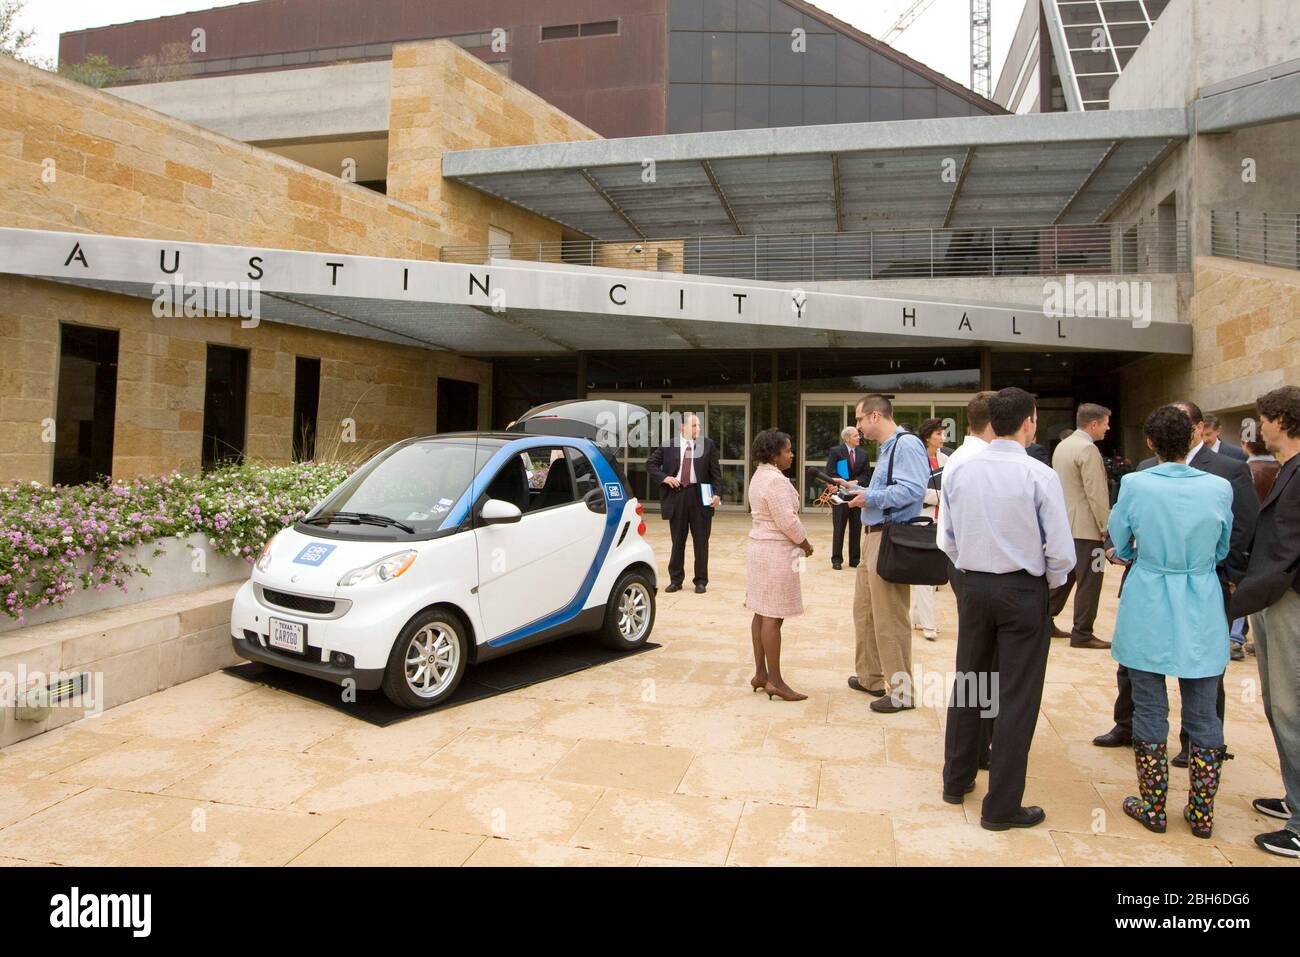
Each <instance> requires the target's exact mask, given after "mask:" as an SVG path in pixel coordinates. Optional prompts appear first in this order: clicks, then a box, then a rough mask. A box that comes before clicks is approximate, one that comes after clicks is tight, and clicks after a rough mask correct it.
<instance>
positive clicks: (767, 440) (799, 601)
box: [745, 429, 813, 701]
mask: <svg viewBox="0 0 1300 957" xmlns="http://www.w3.org/2000/svg"><path fill="white" fill-rule="evenodd" d="M753 452H754V461H755V463H756V468H755V469H754V476H753V478H751V479H750V482H749V491H748V499H749V511H750V513H751V515H752V518H753V520H754V527H753V528H751V529H750V531H749V547H748V549H747V550H746V552H745V567H746V571H747V578H746V581H745V607H746V608H748V609H749V610H750V611H752V612H753V613H754V620H753V623H752V624H751V625H750V634H751V636H752V638H753V641H754V677H753V678H751V679H750V682H749V684H750V686H751V687H752V688H753V689H754V690H755V691H758V690H759V689H762V690H763V691H766V692H767V696H768V698H769V699H771V698H773V697H779V698H781V699H782V700H784V701H802V700H803V699H805V698H807V697H808V696H807V695H805V694H799V692H797V691H795V690H793V689H792V688H791V687H790V686H789V685H787V684H786V683H785V679H784V678H782V677H781V623H782V622H783V621H784V620H785V619H786V618H789V617H791V616H793V615H801V614H803V594H802V590H801V588H800V585H799V574H800V571H801V567H802V565H803V562H802V561H800V556H801V555H802V557H804V558H806V557H808V556H809V555H811V554H812V553H813V547H812V545H810V544H809V543H808V534H807V532H805V531H804V527H803V523H802V522H800V521H799V492H798V490H797V489H796V488H795V487H794V486H793V485H792V484H791V483H790V480H789V479H788V478H786V477H785V476H784V475H783V474H781V473H782V472H783V471H784V470H785V469H788V468H789V467H790V464H791V463H792V462H793V461H794V450H793V449H792V448H791V447H790V436H788V435H786V434H785V433H784V432H778V431H777V430H776V429H766V430H765V431H763V432H760V433H758V436H757V437H756V438H755V439H754V448H753Z"/></svg>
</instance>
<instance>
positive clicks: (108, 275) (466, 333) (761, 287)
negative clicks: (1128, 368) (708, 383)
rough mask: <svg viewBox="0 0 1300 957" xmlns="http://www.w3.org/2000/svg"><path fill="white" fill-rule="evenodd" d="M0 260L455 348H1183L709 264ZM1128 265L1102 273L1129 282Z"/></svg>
mask: <svg viewBox="0 0 1300 957" xmlns="http://www.w3.org/2000/svg"><path fill="white" fill-rule="evenodd" d="M0 273H8V274H13V275H18V276H25V277H29V278H34V279H41V280H48V281H52V282H59V283H67V284H72V285H77V286H84V287H88V288H93V289H100V290H105V291H108V292H112V293H117V294H121V295H129V296H136V297H140V298H143V299H148V300H151V301H153V303H154V304H155V307H156V306H157V304H158V303H164V304H166V303H171V304H174V305H175V306H176V307H183V306H184V304H185V301H186V300H187V299H190V298H191V297H192V296H194V295H195V294H196V293H198V294H206V292H207V290H209V289H212V290H216V289H226V288H232V287H236V286H237V287H238V289H239V291H240V292H242V294H243V297H244V301H245V302H246V303H247V304H251V303H253V302H255V303H256V304H257V310H258V318H257V321H269V322H275V323H285V324H289V325H296V326H304V327H308V328H312V329H318V330H323V331H328V332H336V333H341V334H344V335H354V336H360V337H364V338H370V339H378V340H382V341H387V342H396V343H401V344H405V345H411V346H418V347H422V348H426V349H441V350H449V351H453V352H457V353H462V354H466V355H502V354H540V353H563V352H571V351H607V350H608V351H631V352H642V351H647V350H659V349H736V348H742V349H791V348H814V347H826V346H846V347H856V348H863V347H872V346H875V347H882V348H886V347H917V346H921V347H925V346H935V347H951V346H953V345H955V344H960V345H963V346H968V347H980V346H990V347H998V348H1014V349H1025V350H1033V349H1040V348H1042V349H1048V350H1050V351H1061V350H1066V349H1075V350H1106V351H1119V352H1135V353H1170V354H1179V355H1187V354H1190V353H1191V348H1192V334H1191V333H1192V330H1191V327H1190V326H1188V325H1186V324H1184V323H1179V322H1161V321H1150V313H1149V312H1148V313H1147V316H1146V318H1145V320H1142V319H1139V320H1138V321H1134V320H1133V319H1130V318H1109V317H1104V316H1098V315H1074V314H1073V313H1074V309H1073V308H1072V307H1071V306H1067V308H1066V316H1065V317H1063V318H1056V317H1054V316H1050V315H1047V314H1045V313H1044V311H1043V309H1042V308H1039V309H1034V308H1024V307H1010V306H996V305H989V304H987V302H961V301H949V300H941V299H935V298H930V297H926V296H924V295H918V296H915V297H913V296H903V295H901V294H900V293H899V292H895V293H894V294H893V295H890V296H878V295H864V294H860V293H854V292H840V291H828V290H827V289H826V288H824V287H823V288H818V289H813V290H802V289H794V288H791V287H790V286H788V285H781V284H778V283H765V282H753V281H743V280H720V279H717V278H714V277H708V276H683V275H677V274H664V273H653V272H640V271H629V270H611V269H601V268H584V267H577V266H566V265H547V264H533V263H529V264H521V263H519V262H514V261H510V262H499V261H493V262H490V263H488V264H486V265H482V266H472V265H464V264H458V263H442V262H427V261H423V260H402V259H382V258H374V257H365V256H347V255H342V254H337V253H313V252H300V251H296V250H283V249H265V248H256V247H245V246H224V245H212V244H199V243H177V242H172V241H168V240H153V239H137V238H130V237H120V236H102V235H91V234H80V233H60V232H52V231H45V230H30V229H4V228H0ZM1130 279H1131V277H1117V278H1116V279H1115V280H1114V281H1115V282H1117V283H1119V284H1121V285H1124V286H1127V285H1128V284H1129V282H1130ZM1110 281H1112V280H1111V279H1110V277H1086V278H1080V279H1075V278H1073V277H1069V278H1068V279H1067V278H1065V277H1063V278H1061V279H1045V280H1044V296H1045V297H1046V296H1047V295H1048V291H1049V289H1050V285H1051V284H1052V283H1060V284H1061V286H1062V288H1061V290H1060V294H1061V297H1062V301H1064V302H1066V303H1071V304H1072V303H1078V302H1081V301H1082V300H1081V299H1079V298H1078V297H1077V296H1076V295H1074V289H1075V288H1076V285H1078V288H1082V284H1086V283H1090V284H1092V285H1093V286H1094V287H1096V290H1095V291H1097V292H1100V293H1102V296H1103V298H1104V287H1103V285H1102V284H1104V283H1107V282H1110ZM989 282H990V283H991V284H996V283H997V282H998V280H989ZM922 285H923V283H922V282H918V283H917V287H918V289H919V288H921V287H922ZM1135 285H1136V286H1141V283H1136V284H1135ZM990 288H991V289H996V285H991V286H990ZM1138 294H1140V293H1138ZM1148 300H1149V296H1148ZM1044 301H1045V302H1046V301H1047V300H1046V298H1045V299H1044ZM182 311H183V310H182ZM228 311H229V312H231V313H233V312H234V311H235V307H234V306H231V307H230V308H229V309H228ZM158 312H159V310H158V309H157V308H155V315H158ZM172 312H173V313H174V312H175V308H173V309H172ZM157 321H158V322H160V323H161V322H183V321H185V318H184V317H183V315H181V316H176V315H170V316H166V315H165V316H162V317H159V318H158V319H157ZM232 321H234V320H232ZM248 324H249V321H245V325H248Z"/></svg>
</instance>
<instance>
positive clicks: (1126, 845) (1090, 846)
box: [1049, 818, 1269, 868]
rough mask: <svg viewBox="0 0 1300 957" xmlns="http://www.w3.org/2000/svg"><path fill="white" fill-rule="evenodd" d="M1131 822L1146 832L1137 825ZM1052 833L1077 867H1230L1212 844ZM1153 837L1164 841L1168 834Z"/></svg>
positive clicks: (1068, 860) (1064, 855)
mask: <svg viewBox="0 0 1300 957" xmlns="http://www.w3.org/2000/svg"><path fill="white" fill-rule="evenodd" d="M1125 820H1127V818H1126V819H1125ZM1130 823H1133V826H1134V827H1135V828H1138V830H1142V828H1140V827H1138V825H1137V824H1136V823H1135V822H1130ZM1049 833H1050V834H1051V836H1052V840H1054V841H1055V842H1056V848H1057V850H1059V851H1060V852H1061V858H1062V859H1063V860H1064V861H1065V863H1066V864H1068V865H1071V866H1075V867H1146V868H1155V867H1225V866H1227V864H1228V859H1227V858H1226V857H1224V856H1223V853H1222V852H1221V851H1220V850H1219V849H1218V848H1217V847H1215V846H1214V845H1213V844H1211V843H1209V842H1208V841H1197V842H1196V843H1195V844H1184V843H1181V842H1178V841H1160V840H1156V841H1152V840H1147V839H1145V838H1144V837H1143V836H1142V835H1137V836H1135V837H1133V838H1129V837H1119V836H1115V835H1112V834H1090V835H1083V834H1069V833H1066V832H1064V831H1051V832H1049ZM1144 833H1145V832H1144ZM1150 836H1151V837H1152V838H1160V837H1163V836H1165V835H1159V834H1152V835H1150ZM1258 853H1259V856H1260V857H1261V858H1262V857H1268V856H1269V855H1268V854H1267V853H1266V852H1264V851H1259V852H1258Z"/></svg>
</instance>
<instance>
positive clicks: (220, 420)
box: [202, 344, 248, 470]
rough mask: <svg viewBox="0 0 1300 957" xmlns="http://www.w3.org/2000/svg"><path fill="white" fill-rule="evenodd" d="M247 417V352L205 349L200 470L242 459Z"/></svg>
mask: <svg viewBox="0 0 1300 957" xmlns="http://www.w3.org/2000/svg"><path fill="white" fill-rule="evenodd" d="M247 413H248V350H247V349H236V348H233V347H231V346H214V345H211V344H209V345H208V363H207V375H206V377H205V380H204V387H203V457H202V464H203V468H204V469H205V470H206V469H210V468H215V467H217V466H220V465H234V464H237V463H239V462H242V461H243V459H244V439H245V436H246V432H247V428H246V425H247Z"/></svg>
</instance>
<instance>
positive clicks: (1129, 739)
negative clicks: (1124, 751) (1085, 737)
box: [1092, 728, 1133, 748]
mask: <svg viewBox="0 0 1300 957" xmlns="http://www.w3.org/2000/svg"><path fill="white" fill-rule="evenodd" d="M1092 743H1093V744H1095V745H1096V746H1097V747H1099V748H1131V747H1133V735H1131V734H1125V733H1124V732H1123V731H1121V730H1120V729H1119V728H1111V729H1110V730H1109V731H1107V732H1106V733H1105V734H1099V735H1097V737H1095V738H1093V739H1092Z"/></svg>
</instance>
